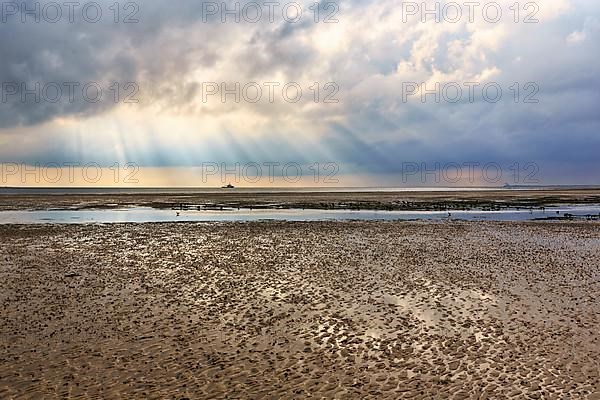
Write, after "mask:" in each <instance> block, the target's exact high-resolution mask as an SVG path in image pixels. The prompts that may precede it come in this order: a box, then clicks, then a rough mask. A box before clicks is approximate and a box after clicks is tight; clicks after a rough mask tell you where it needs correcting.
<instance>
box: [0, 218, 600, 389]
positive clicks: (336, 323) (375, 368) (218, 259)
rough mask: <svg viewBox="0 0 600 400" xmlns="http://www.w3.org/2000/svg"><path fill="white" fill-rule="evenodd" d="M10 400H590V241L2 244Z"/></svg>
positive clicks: (267, 226) (0, 316) (479, 237)
mask: <svg viewBox="0 0 600 400" xmlns="http://www.w3.org/2000/svg"><path fill="white" fill-rule="evenodd" d="M0 239H1V240H0V254H1V255H2V256H1V257H0V309H1V310H2V311H1V313H0V397H1V398H12V397H15V396H18V395H19V396H23V397H27V398H31V397H36V396H37V397H44V396H51V397H57V396H61V397H62V396H72V397H77V396H84V397H101V398H124V397H126V398H131V397H148V398H184V397H187V398H198V397H203V398H206V397H217V398H223V397H230V398H257V397H268V396H272V397H285V398H309V397H316V398H322V397H326V398H334V397H337V398H368V397H372V398H390V399H397V398H515V399H517V398H524V397H529V398H585V397H586V396H587V397H588V398H590V399H598V397H599V396H600V394H599V393H598V392H595V391H597V390H598V387H600V376H599V371H598V364H597V361H598V359H600V339H599V338H598V336H597V332H598V330H599V328H600V303H599V299H598V296H597V292H598V286H599V285H600V256H599V254H600V252H599V251H598V250H599V247H600V229H598V224H597V223H595V222H586V223H574V222H570V223H565V222H560V223H551V222H549V223H511V222H500V223H498V222H448V221H446V222H402V223H397V222H311V223H301V222H260V223H254V222H252V223H217V224H215V223H183V224H119V225H23V226H14V225H13V226H0Z"/></svg>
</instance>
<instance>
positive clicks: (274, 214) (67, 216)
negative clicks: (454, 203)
mask: <svg viewBox="0 0 600 400" xmlns="http://www.w3.org/2000/svg"><path fill="white" fill-rule="evenodd" d="M566 213H568V214H571V215H574V216H578V217H584V216H600V206H570V207H561V208H546V209H545V210H542V209H537V210H527V209H520V210H501V211H450V212H448V211H377V210H301V209H280V210H273V209H262V210H252V209H239V210H238V209H231V210H224V211H220V210H200V211H177V210H165V209H156V208H150V207H132V208H121V209H102V210H93V209H86V210H34V211H0V224H90V223H144V222H218V221H261V220H277V221H328V220H334V221H345V220H361V221H378V220H383V221H396V220H417V219H423V220H467V221H480V220H481V221H529V220H535V219H545V218H555V217H564V216H565V214H566Z"/></svg>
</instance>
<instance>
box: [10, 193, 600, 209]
mask: <svg viewBox="0 0 600 400" xmlns="http://www.w3.org/2000/svg"><path fill="white" fill-rule="evenodd" d="M55 192H60V190H56V191H55ZM565 204H600V189H544V190H507V189H498V190H485V191H481V190H479V191H446V192H444V191H436V192H384V191H378V192H306V191H302V192H262V193H257V192H249V191H246V190H222V191H220V192H217V193H201V192H200V193H153V192H152V193H143V192H139V191H138V192H137V193H113V194H94V193H90V194H53V192H47V193H43V194H18V193H17V194H11V195H6V194H5V195H0V211H1V210H45V209H49V208H54V209H89V208H119V207H133V206H141V207H154V208H161V209H171V208H172V209H196V208H197V207H202V208H217V209H219V208H220V207H231V208H237V207H241V208H267V209H269V208H305V209H354V210H356V209H361V210H367V209H370V210H405V211H406V210H418V211H428V210H465V209H481V210H495V209H503V208H516V207H522V208H529V207H544V206H546V207H548V206H552V205H565Z"/></svg>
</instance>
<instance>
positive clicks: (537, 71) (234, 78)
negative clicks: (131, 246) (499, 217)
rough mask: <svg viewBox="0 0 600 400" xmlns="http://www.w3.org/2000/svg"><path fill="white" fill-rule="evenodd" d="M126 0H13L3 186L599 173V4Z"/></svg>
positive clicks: (4, 36) (553, 178)
mask: <svg viewBox="0 0 600 400" xmlns="http://www.w3.org/2000/svg"><path fill="white" fill-rule="evenodd" d="M113 3H114V0H110V1H103V0H100V1H97V2H95V3H87V2H82V3H79V4H78V5H75V6H72V7H71V8H70V7H67V6H65V5H63V3H62V2H58V3H54V2H48V1H42V2H35V1H25V2H24V3H23V4H25V9H24V7H23V5H22V2H21V1H18V2H17V3H10V2H3V3H2V10H1V11H2V15H1V20H0V37H1V39H0V55H1V56H0V81H1V82H2V99H1V100H2V102H1V103H0V164H1V165H2V171H0V172H1V177H2V181H1V182H0V186H2V185H17V184H26V185H33V184H38V185H52V184H61V185H62V184H66V182H65V180H64V179H65V176H62V177H61V179H60V180H55V179H51V178H49V176H50V173H48V171H43V168H44V167H46V168H56V167H60V168H61V169H62V170H63V171H64V170H65V166H68V168H71V167H69V166H73V165H74V166H76V167H75V169H76V172H75V173H74V174H75V175H77V177H76V179H75V181H74V182H70V183H74V184H77V185H80V184H101V185H108V184H112V183H111V182H112V181H111V179H112V175H110V174H111V171H113V172H114V169H115V168H117V169H120V170H121V172H120V174H119V177H118V179H116V180H115V182H116V183H118V184H124V183H127V182H123V181H124V178H123V174H124V175H126V174H127V171H129V172H132V171H135V174H136V176H135V178H136V179H135V183H136V184H138V185H141V186H156V185H161V186H162V185H174V186H204V185H213V184H216V183H219V182H220V181H224V180H227V181H230V180H234V181H236V182H237V183H238V184H239V185H240V186H264V185H267V184H278V185H284V184H296V185H311V186H313V185H327V184H332V185H334V184H335V185H348V186H350V185H358V186H372V185H389V186H403V185H404V186H406V185H425V186H448V185H467V184H471V185H480V184H495V185H498V184H500V185H502V184H504V183H505V182H507V183H510V184H530V183H542V184H567V183H570V184H594V183H595V184H599V183H600V179H599V177H600V157H599V156H598V153H599V151H600V74H599V73H598V71H600V3H598V2H597V1H596V0H543V1H537V2H527V1H523V2H521V3H519V4H518V7H515V6H514V3H515V1H514V0H506V1H505V0H498V1H496V2H488V1H482V2H481V5H479V6H474V7H468V6H467V5H465V4H464V2H460V1H458V2H446V1H442V2H435V1H426V2H421V1H419V2H417V3H411V2H406V1H404V2H403V1H395V0H390V1H375V0H373V1H371V0H349V1H348V0H339V1H337V2H335V3H334V2H330V3H328V2H326V1H324V2H321V3H320V4H319V5H318V7H315V5H314V4H313V2H312V1H308V2H301V1H299V2H296V3H293V2H286V1H285V0H284V1H280V2H279V3H276V4H272V5H270V6H269V5H268V4H267V5H265V3H263V2H261V1H258V2H256V3H255V2H249V1H242V2H227V3H226V4H225V3H222V2H217V3H213V2H204V3H202V2H200V1H198V0H179V1H177V2H173V4H169V2H165V1H158V0H144V1H143V2H138V3H135V2H126V1H123V2H120V3H119V4H118V7H114V5H113ZM448 3H451V4H448ZM488 3H491V4H488ZM436 4H437V8H438V10H439V12H438V13H437V20H436V15H433V14H427V13H426V11H427V10H435V8H436ZM457 5H458V6H459V7H457ZM511 7H512V8H511ZM236 9H237V10H238V11H236ZM223 12H224V13H223ZM423 14H424V15H423ZM434 14H435V13H434ZM223 19H225V21H223ZM236 19H237V20H238V21H236ZM99 90H101V92H102V93H101V95H100V93H99ZM500 91H501V95H500ZM236 164H239V168H238V170H239V172H237V173H234V175H237V176H226V177H225V178H223V176H222V175H220V173H221V172H222V171H220V170H221V169H223V168H229V169H231V168H233V170H236ZM84 165H87V166H90V165H92V166H98V167H100V168H102V171H103V176H102V179H97V180H96V179H83V180H82V179H81V177H80V176H79V175H81V173H82V171H81V170H80V169H79V168H80V167H81V166H84ZM269 166H271V167H269ZM289 166H292V168H291V170H290V168H289ZM257 167H260V168H261V173H262V175H261V180H255V179H253V178H250V179H244V174H247V175H248V176H255V175H256V173H257V171H258V169H257ZM298 167H299V168H300V169H301V171H302V179H289V180H283V181H282V180H281V179H280V178H281V176H282V175H283V174H284V171H283V170H284V169H285V168H287V170H286V171H285V173H286V174H288V175H289V174H291V175H293V176H294V177H296V176H297V175H298V173H297V171H298ZM68 168H67V169H68ZM111 168H112V170H111ZM127 168H129V169H128V170H127ZM215 168H216V169H215ZM269 168H272V170H269ZM36 169H37V172H36ZM315 170H318V171H319V174H318V178H315ZM27 171H29V174H28V173H27ZM40 171H42V172H40ZM71 172H72V171H71ZM89 172H90V171H89V170H88V171H86V173H87V174H88V175H89ZM121 173H122V174H121ZM36 175H38V176H36ZM271 175H273V176H274V177H275V179H269V180H268V181H267V180H265V179H264V178H267V177H269V178H270V177H271ZM330 175H331V176H333V178H334V179H332V180H330V181H327V179H326V177H327V176H330ZM88 178H89V176H88ZM205 178H207V179H208V180H206V179H205ZM217 178H222V179H217ZM240 178H241V179H240ZM113 183H114V182H113ZM203 184H204V185H203Z"/></svg>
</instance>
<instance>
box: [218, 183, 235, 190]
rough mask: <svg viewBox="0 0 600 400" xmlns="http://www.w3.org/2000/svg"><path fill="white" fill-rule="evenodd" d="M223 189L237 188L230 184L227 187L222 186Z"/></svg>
mask: <svg viewBox="0 0 600 400" xmlns="http://www.w3.org/2000/svg"><path fill="white" fill-rule="evenodd" d="M221 189H235V186H233V185H232V184H231V183H228V184H227V185H225V186H221Z"/></svg>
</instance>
